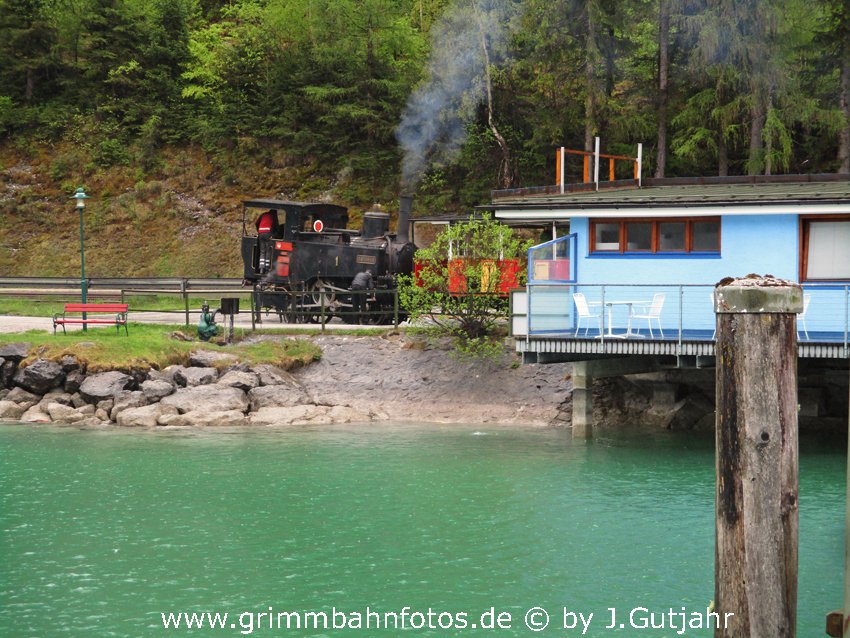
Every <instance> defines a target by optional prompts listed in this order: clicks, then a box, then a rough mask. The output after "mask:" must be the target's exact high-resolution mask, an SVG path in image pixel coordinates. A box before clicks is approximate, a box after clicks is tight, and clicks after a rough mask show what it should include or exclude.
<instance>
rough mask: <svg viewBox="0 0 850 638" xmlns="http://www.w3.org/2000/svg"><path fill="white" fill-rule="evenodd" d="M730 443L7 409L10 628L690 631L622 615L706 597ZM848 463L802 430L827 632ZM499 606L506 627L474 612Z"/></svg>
mask: <svg viewBox="0 0 850 638" xmlns="http://www.w3.org/2000/svg"><path fill="white" fill-rule="evenodd" d="M713 455H714V453H713V444H712V440H711V439H695V438H694V437H693V435H681V436H672V435H669V436H653V437H647V436H645V435H644V436H622V437H616V438H610V437H602V438H599V439H597V440H595V441H593V442H592V443H588V444H585V443H573V442H572V441H571V440H570V436H569V433H568V432H564V431H555V430H516V429H513V430H510V429H504V428H502V429H500V428H491V429H488V428H482V427H481V426H478V427H477V428H472V427H458V426H452V427H441V426H421V427H412V426H404V427H402V426H399V427H388V426H382V427H369V426H362V427H354V426H349V427H336V428H327V427H325V428H321V429H303V430H247V431H239V432H211V431H205V432H196V431H174V430H171V431H160V432H128V431H118V432H116V431H108V432H106V431H75V430H72V429H60V428H50V427H29V426H23V425H4V426H2V428H0V637H18V636H21V637H31V636H37V637H52V636H74V637H76V636H80V637H89V636H91V637H95V636H120V637H124V636H126V637H137V636H170V635H174V636H239V635H249V634H250V635H254V636H334V637H336V636H338V637H345V636H349V637H352V638H354V637H359V636H387V637H390V636H398V635H401V634H404V635H411V636H417V635H421V636H526V637H531V636H559V637H569V636H579V635H581V629H578V630H573V629H565V628H564V624H563V623H564V609H565V608H566V609H567V610H568V611H575V612H581V613H583V614H584V615H585V617H587V615H588V614H590V613H591V612H593V613H594V617H593V619H592V621H591V624H590V625H589V629H588V631H587V633H586V634H585V635H587V636H600V637H605V636H615V635H616V636H639V637H647V638H649V637H655V636H676V635H680V634H678V633H677V631H676V629H675V628H672V629H671V628H670V627H666V628H665V629H651V628H649V629H638V628H632V627H629V626H627V627H626V628H624V629H618V627H616V626H615V627H614V628H612V629H607V628H606V626H607V625H608V624H609V622H610V613H609V612H608V611H607V610H608V608H610V607H614V608H617V609H618V611H619V612H620V616H618V619H617V620H618V622H620V621H621V620H623V621H627V620H628V618H627V615H628V612H629V611H630V610H632V609H634V608H636V607H645V608H647V609H649V610H653V611H662V612H663V611H666V610H668V609H670V608H673V609H674V610H676V611H679V610H681V607H682V606H684V607H685V608H686V609H687V611H688V612H691V611H702V612H703V613H704V611H705V606H706V605H707V604H708V603H709V601H710V600H711V599H712V598H713V572H714V548H713V541H714V517H713V501H714V465H713V463H714V460H713V459H714V456H713ZM844 471H845V456H844V450H843V448H842V447H841V446H834V447H832V448H829V449H824V448H822V447H820V448H819V447H817V446H809V448H808V449H806V448H805V446H804V452H803V454H802V455H801V460H800V582H799V627H798V635H799V636H821V635H823V625H824V616H825V614H826V613H827V612H829V611H830V610H832V609H834V608H838V607H839V606H840V603H841V588H842V575H841V571H842V570H841V565H842V560H843V543H842V539H843V524H844V485H845V477H844ZM269 607H271V608H272V610H273V613H275V614H277V613H278V612H281V611H293V610H297V611H308V610H309V611H325V612H326V613H328V614H332V612H333V609H334V608H336V610H338V611H339V610H341V611H343V612H344V613H346V614H350V613H351V612H355V611H359V612H364V613H365V611H366V609H367V608H369V609H370V610H373V611H374V610H377V611H379V612H381V613H383V612H389V611H396V612H400V611H401V610H402V608H404V607H409V608H410V609H411V610H419V611H422V612H427V611H428V609H429V608H430V609H431V610H433V611H434V613H435V614H436V613H439V612H442V611H447V612H450V613H452V614H459V613H461V612H464V613H467V614H468V616H467V623H468V626H467V627H466V628H464V629H459V628H457V627H456V626H453V627H452V628H450V629H442V628H439V627H437V628H434V629H428V628H422V629H406V630H402V629H393V628H390V629H384V628H381V629H375V628H370V629H365V628H361V629H356V628H345V629H336V630H335V629H333V628H332V627H329V628H327V629H323V628H318V629H315V628H312V627H311V628H309V629H305V628H303V627H302V629H300V630H297V629H289V630H287V629H286V628H285V625H284V626H283V627H282V628H278V627H276V626H272V628H269V627H268V626H267V625H268V619H267V618H266V617H263V618H260V619H257V618H256V616H251V615H250V614H252V613H259V612H264V611H268V609H269ZM533 607H541V608H543V609H545V610H546V611H547V613H549V615H550V624H549V626H548V627H547V628H546V629H545V630H543V631H540V632H532V631H530V630H529V629H528V628H527V627H526V625H525V622H524V619H525V614H526V612H527V610H529V609H530V608H533ZM491 608H493V610H494V613H493V614H492V615H493V616H497V615H498V614H500V613H506V614H509V615H510V619H511V620H510V622H509V623H508V622H507V621H506V620H505V619H506V618H507V617H506V616H502V618H503V626H505V624H509V625H510V628H504V629H486V628H481V627H480V626H478V627H477V628H475V629H473V628H472V627H471V626H469V625H471V624H472V623H475V624H476V625H479V624H480V623H481V620H482V619H481V614H483V613H484V612H487V611H489V610H490V609H491ZM179 611H187V612H201V611H212V612H227V613H229V614H230V616H229V618H228V621H227V626H226V627H225V628H224V629H218V628H217V629H209V628H207V629H203V630H199V629H193V630H186V629H179V630H174V629H170V630H166V629H164V628H163V621H162V616H161V613H162V612H166V613H168V612H179ZM243 612H247V613H248V614H249V615H247V616H240V614H242V613H243ZM347 618H349V616H347ZM432 618H435V617H432ZM447 618H448V617H447V616H444V617H443V620H444V621H445V620H446V619H447ZM538 618H539V617H538ZM487 620H488V618H487V617H485V619H484V621H485V624H486V621H487ZM568 620H569V619H568ZM258 623H259V624H260V625H263V626H262V627H258V626H257V625H258ZM230 625H233V627H230ZM712 633H713V632H712V631H710V630H702V631H699V630H688V631H687V632H686V633H685V634H684V635H687V636H710V635H712Z"/></svg>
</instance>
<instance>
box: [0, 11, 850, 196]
mask: <svg viewBox="0 0 850 638" xmlns="http://www.w3.org/2000/svg"><path fill="white" fill-rule="evenodd" d="M596 135H598V136H600V137H601V138H602V150H603V152H608V153H618V154H628V155H633V154H634V151H635V147H636V144H637V143H638V142H642V143H643V144H644V153H645V164H644V166H645V173H644V174H645V175H647V176H650V175H654V176H681V175H716V174H720V175H726V174H730V175H731V174H761V173H766V174H769V173H798V172H836V171H841V172H850V8H848V5H847V3H846V2H843V1H841V0H808V1H803V0H762V1H756V0H700V1H695V0H617V1H613V0H586V1H582V0H545V1H544V0H233V1H231V2H222V1H220V0H0V150H2V149H6V151H8V152H13V155H14V157H16V158H21V157H25V156H26V155H27V154H28V153H29V154H32V155H33V156H39V157H41V158H42V161H43V163H46V165H47V169H46V170H47V173H48V174H49V178H50V179H51V180H52V183H54V184H55V187H56V188H55V190H56V193H57V194H58V193H60V192H66V191H73V187H74V186H76V185H78V183H80V182H81V181H82V180H86V183H87V184H88V185H89V187H91V186H90V185H91V183H94V184H96V186H97V187H99V189H100V191H101V194H102V193H103V192H105V191H109V190H110V188H109V186H108V183H107V182H108V180H106V179H103V178H102V177H99V176H103V175H106V174H109V172H110V171H113V173H112V174H117V173H115V171H119V173H121V174H122V175H124V178H123V180H124V181H123V182H122V183H123V184H124V185H125V186H122V188H126V184H130V185H133V184H136V185H141V186H144V185H145V184H149V183H151V181H152V180H155V179H162V178H163V176H164V175H165V176H167V175H168V174H169V171H173V164H174V162H175V161H176V159H175V158H181V157H182V161H183V162H184V163H185V164H190V165H192V166H196V165H199V164H200V163H202V162H201V160H199V159H198V158H199V157H201V158H203V163H208V164H209V166H210V167H211V168H210V170H209V171H207V172H206V173H205V175H199V176H198V180H201V181H202V180H204V179H206V180H216V181H219V182H220V183H222V184H225V185H226V184H231V185H233V184H236V185H238V188H237V189H236V190H238V191H240V192H242V193H244V194H251V195H256V194H260V195H266V196H269V195H273V194H275V192H280V191H282V190H286V188H289V190H290V191H291V192H293V193H294V194H296V195H305V194H306V195H310V194H313V195H315V194H317V193H322V192H326V191H327V189H329V188H331V189H333V196H334V197H335V198H336V199H338V200H342V201H343V203H348V204H353V205H354V206H355V207H356V206H368V205H370V203H371V202H376V201H385V202H391V201H392V198H393V197H394V196H396V195H397V193H398V189H399V187H400V182H401V181H403V183H404V187H405V188H407V189H409V190H411V191H415V193H416V195H417V202H418V204H417V205H418V206H419V207H423V206H424V207H425V208H426V209H428V210H438V209H445V208H455V209H458V208H462V207H467V206H470V205H474V204H480V203H482V202H484V201H486V199H487V195H488V191H489V189H492V188H503V187H512V186H520V185H535V184H548V183H552V182H553V181H554V172H555V168H554V166H555V159H554V149H555V147H558V146H566V147H568V148H585V149H587V150H589V149H590V147H591V144H592V141H593V137H594V136H596ZM7 157H11V156H10V155H7ZM11 161H12V160H9V159H7V160H6V162H7V168H8V164H9V162H11ZM2 163H3V158H2V157H0V168H2ZM266 169H268V170H271V171H275V170H279V171H286V170H289V171H290V174H291V176H290V181H291V182H292V183H290V184H289V185H288V186H287V185H286V184H283V185H281V184H278V183H276V182H275V179H276V178H267V179H266V181H265V182H263V178H261V175H263V173H262V170H266ZM578 169H579V167H578V166H576V167H575V171H574V174H573V175H572V176H571V177H572V178H573V180H575V178H576V177H577V173H578ZM570 170H572V169H570ZM122 171H123V172H122ZM293 171H294V172H293ZM246 176H248V177H246ZM296 182H297V184H296ZM160 187H161V184H160ZM152 188H154V189H156V188H157V187H156V186H155V185H154V186H153V187H152ZM111 190H112V191H113V193H114V192H115V191H116V190H120V189H115V188H113V189H111ZM148 195H150V193H148ZM154 195H156V193H154ZM142 199H144V197H142ZM420 209H421V208H420Z"/></svg>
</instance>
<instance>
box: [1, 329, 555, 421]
mask: <svg viewBox="0 0 850 638" xmlns="http://www.w3.org/2000/svg"><path fill="white" fill-rule="evenodd" d="M260 339H262V337H261V338H260ZM315 341H316V342H317V343H318V344H319V345H320V346H321V347H322V350H323V356H322V360H321V361H319V362H317V363H314V364H311V365H309V366H307V367H305V368H302V369H300V370H296V371H294V372H293V373H290V372H286V371H284V370H282V369H280V368H277V367H275V366H271V365H256V366H249V365H246V364H243V363H240V362H239V361H237V360H236V358H235V357H234V356H233V355H231V354H228V353H227V352H226V350H225V349H222V351H221V352H216V351H208V350H202V351H196V352H193V353H192V354H191V355H190V357H189V361H188V365H187V366H179V365H175V366H169V367H167V368H165V369H163V370H154V369H150V370H136V371H131V372H130V373H127V372H122V371H117V370H114V371H107V372H97V373H93V374H88V373H87V371H86V369H85V365H84V364H82V363H81V362H80V361H79V360H78V359H77V358H75V357H74V356H71V355H67V356H65V357H63V358H62V359H61V360H60V361H51V360H47V359H35V360H33V359H31V358H28V356H29V354H30V353H29V349H30V348H29V345H28V344H25V343H20V344H11V345H7V346H3V347H0V420H9V421H23V422H30V423H49V422H55V423H64V424H75V425H77V426H81V427H95V426H103V427H106V426H120V427H155V426H243V425H257V426H264V425H302V424H329V423H350V422H369V421H385V420H392V421H422V422H428V421H435V422H444V423H500V424H517V425H538V426H539V425H562V424H565V423H568V422H569V392H570V388H571V386H570V382H569V374H568V372H569V366H566V365H557V366H518V365H516V360H515V359H514V358H513V357H512V356H511V355H509V354H506V356H505V359H504V360H503V361H501V362H490V363H487V364H482V363H480V362H465V363H464V362H459V361H457V360H455V359H453V358H452V357H451V356H450V354H449V353H448V352H447V351H446V350H444V349H440V348H433V347H431V346H429V345H427V344H425V343H419V342H409V341H406V340H405V339H403V338H401V337H398V336H395V337H390V338H379V337H319V338H316V339H315ZM25 359H26V363H25V364H22V362H23V361H24V360H25Z"/></svg>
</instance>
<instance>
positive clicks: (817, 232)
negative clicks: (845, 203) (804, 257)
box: [806, 221, 850, 279]
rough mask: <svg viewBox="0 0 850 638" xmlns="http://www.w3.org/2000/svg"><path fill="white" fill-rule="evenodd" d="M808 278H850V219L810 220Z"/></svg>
mask: <svg viewBox="0 0 850 638" xmlns="http://www.w3.org/2000/svg"><path fill="white" fill-rule="evenodd" d="M806 278H807V279H850V221H840V222H809V254H808V268H807V270H806Z"/></svg>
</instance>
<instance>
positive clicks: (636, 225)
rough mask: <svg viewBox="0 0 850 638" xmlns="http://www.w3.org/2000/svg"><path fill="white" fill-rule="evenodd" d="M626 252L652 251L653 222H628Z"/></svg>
mask: <svg viewBox="0 0 850 638" xmlns="http://www.w3.org/2000/svg"><path fill="white" fill-rule="evenodd" d="M626 250H628V251H635V252H638V251H640V252H643V251H650V250H652V222H626Z"/></svg>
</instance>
